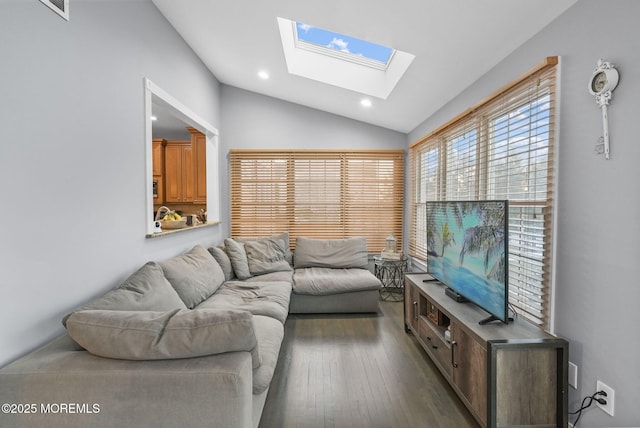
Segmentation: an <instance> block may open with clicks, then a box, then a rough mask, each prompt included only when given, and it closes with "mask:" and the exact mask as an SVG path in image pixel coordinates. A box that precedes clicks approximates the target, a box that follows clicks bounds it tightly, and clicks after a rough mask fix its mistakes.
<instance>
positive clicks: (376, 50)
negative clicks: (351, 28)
mask: <svg viewBox="0 0 640 428" xmlns="http://www.w3.org/2000/svg"><path fill="white" fill-rule="evenodd" d="M295 32H296V47H298V48H302V49H309V50H312V51H315V52H318V53H322V54H325V55H330V56H336V57H337V58H341V59H344V60H346V61H353V62H356V63H358V64H362V65H367V66H370V67H374V68H378V69H381V70H386V69H387V66H388V65H389V61H391V57H392V56H393V53H394V52H395V50H394V49H392V48H389V47H386V46H382V45H378V44H375V43H371V42H368V41H366V40H362V39H358V38H355V37H351V36H347V35H345V34H340V33H335V32H333V31H329V30H324V29H322V28H318V27H314V26H312V25H308V24H303V23H301V22H296V26H295Z"/></svg>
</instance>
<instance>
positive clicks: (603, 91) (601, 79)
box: [589, 58, 620, 159]
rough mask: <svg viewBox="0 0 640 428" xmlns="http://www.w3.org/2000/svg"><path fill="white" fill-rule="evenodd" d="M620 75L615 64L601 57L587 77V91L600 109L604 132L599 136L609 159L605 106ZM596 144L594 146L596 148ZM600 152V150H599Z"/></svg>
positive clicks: (607, 118)
mask: <svg viewBox="0 0 640 428" xmlns="http://www.w3.org/2000/svg"><path fill="white" fill-rule="evenodd" d="M619 79H620V75H619V74H618V70H616V68H615V66H614V65H613V64H611V63H610V62H608V61H604V60H603V59H602V58H600V59H599V60H598V65H597V67H596V68H595V69H594V70H593V74H592V75H591V79H589V92H590V93H591V95H593V96H595V97H596V103H597V104H598V105H599V106H600V109H601V110H602V126H603V128H604V134H603V136H602V138H601V141H602V143H601V144H602V145H603V151H604V157H605V159H609V116H608V111H607V106H608V105H609V102H610V101H611V96H612V92H613V90H614V89H615V88H616V86H618V80H619ZM597 149H598V146H596V150H597ZM599 153H602V151H599Z"/></svg>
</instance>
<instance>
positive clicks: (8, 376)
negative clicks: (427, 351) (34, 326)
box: [0, 233, 381, 428]
mask: <svg viewBox="0 0 640 428" xmlns="http://www.w3.org/2000/svg"><path fill="white" fill-rule="evenodd" d="M367 267H368V255H367V252H366V241H365V240H364V238H350V239H341V240H317V239H308V238H298V239H297V241H296V251H295V254H292V252H291V251H290V249H289V236H288V234H287V233H285V234H281V235H274V236H270V237H265V238H255V239H226V240H225V242H224V245H221V246H218V247H212V248H209V249H205V248H204V247H202V246H196V247H194V248H193V249H192V250H190V251H189V252H187V253H186V254H182V255H180V256H176V257H174V258H171V259H169V260H165V261H161V262H148V263H146V264H145V265H144V266H142V267H141V268H140V269H139V270H138V271H136V272H135V273H133V274H132V275H131V276H130V277H129V278H128V279H127V280H126V281H125V282H124V283H123V284H121V285H120V286H119V287H117V288H115V289H113V290H111V291H109V292H107V293H106V294H105V295H103V296H101V297H99V298H97V299H95V300H93V301H91V302H89V303H87V304H86V305H83V306H82V307H80V308H78V309H76V310H74V311H73V312H71V313H70V314H69V315H67V316H66V317H65V318H64V319H63V324H64V325H65V327H66V328H67V334H65V335H63V336H60V337H58V338H56V339H54V340H53V341H51V342H49V343H48V344H46V345H44V346H43V347H41V348H40V349H38V350H36V351H33V352H31V353H30V354H28V355H26V356H24V357H22V358H20V359H19V360H17V361H15V362H13V363H11V364H9V365H8V366H6V367H4V368H2V369H0V403H7V404H8V405H9V406H10V407H3V412H2V413H0V426H2V427H15V428H17V427H39V428H40V427H62V426H64V427H124V426H130V427H134V426H135V427H178V426H184V427H190V428H194V427H225V428H227V427H243V428H244V427H247V428H248V427H257V426H258V424H259V421H260V415H261V414H262V409H263V407H264V403H265V400H266V396H267V393H268V390H269V385H270V383H271V379H272V376H273V373H274V370H275V367H276V364H277V361H278V356H279V352H280V346H281V343H282V340H283V337H284V324H285V322H286V319H287V316H288V314H289V313H290V312H291V313H293V312H296V313H322V312H377V309H378V290H379V287H380V286H381V284H380V282H379V281H378V280H377V278H375V276H373V274H371V272H370V271H369V270H368V269H367Z"/></svg>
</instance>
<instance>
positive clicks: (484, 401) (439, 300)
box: [404, 273, 569, 428]
mask: <svg viewBox="0 0 640 428" xmlns="http://www.w3.org/2000/svg"><path fill="white" fill-rule="evenodd" d="M430 278H431V277H430V275H427V274H417V273H411V274H407V275H405V288H404V290H405V302H404V310H405V313H404V319H405V321H404V325H405V331H406V332H411V333H413V335H414V336H415V337H416V339H417V341H418V343H419V344H420V346H422V348H423V349H424V350H425V352H426V353H427V355H428V356H429V357H430V358H431V360H432V361H433V363H434V364H435V365H436V367H438V369H439V370H440V372H441V373H442V375H443V376H444V377H445V379H446V380H447V381H448V382H449V384H450V385H451V387H452V388H453V390H454V391H455V392H456V393H457V394H458V396H459V397H460V399H461V400H462V402H463V403H464V404H465V406H467V408H468V409H469V411H470V412H471V414H472V415H473V417H474V418H475V419H476V420H477V421H478V422H479V423H480V425H481V426H483V427H491V428H497V427H501V428H502V427H505V428H506V427H514V426H517V427H531V428H533V427H536V428H542V427H545V428H550V427H566V426H567V424H568V391H567V388H568V379H567V368H568V358H569V356H568V353H569V345H568V342H567V341H566V340H564V339H561V338H557V337H555V336H552V335H551V334H548V333H546V332H545V331H543V330H542V329H540V328H538V327H536V326H534V325H532V324H530V323H528V322H526V321H521V320H518V319H516V320H515V321H512V322H509V323H508V324H504V323H490V324H486V325H480V324H479V323H478V322H479V321H480V320H482V319H484V318H486V316H487V314H486V313H485V312H484V311H483V310H482V309H480V308H478V307H477V306H475V305H473V304H472V303H459V302H456V301H454V300H453V299H451V298H449V297H447V296H446V295H445V287H444V286H443V285H442V284H440V283H439V282H437V281H429V279H430ZM423 280H427V282H423ZM425 424H426V425H428V421H425ZM426 425H425V426H426Z"/></svg>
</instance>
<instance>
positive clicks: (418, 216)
mask: <svg viewBox="0 0 640 428" xmlns="http://www.w3.org/2000/svg"><path fill="white" fill-rule="evenodd" d="M556 64H557V57H549V58H547V59H546V60H545V61H544V62H543V63H542V64H541V65H539V66H538V67H536V68H535V69H534V70H533V71H531V72H530V73H527V75H526V76H524V77H522V78H520V79H518V80H517V81H515V82H512V83H510V84H509V85H507V86H505V87H504V88H502V89H501V90H499V91H498V92H497V93H496V94H494V95H492V96H490V97H488V98H487V99H486V100H484V101H482V102H481V103H479V104H477V105H475V106H473V107H472V108H470V109H469V110H467V111H466V112H465V113H463V114H461V115H460V116H458V117H456V118H455V119H453V120H452V121H450V122H448V123H447V124H445V125H443V126H442V127H440V128H439V129H437V130H436V131H433V132H432V133H430V134H429V135H427V136H425V137H424V138H422V139H421V140H419V141H417V142H416V143H414V144H413V145H412V146H411V148H410V151H409V168H410V173H409V189H410V190H409V192H410V193H409V198H410V210H411V212H410V216H409V217H410V225H409V245H408V247H409V253H410V255H412V256H413V257H416V258H419V259H422V260H425V261H426V259H427V256H426V251H427V249H426V220H425V216H426V213H425V202H426V201H435V200H478V199H508V200H509V207H510V209H509V285H508V288H509V304H510V306H511V308H512V309H513V310H515V311H516V312H517V313H518V315H520V316H523V317H525V318H526V319H528V320H529V321H531V322H533V323H534V324H537V325H540V326H541V327H543V328H547V327H548V323H549V296H550V287H551V269H552V266H551V243H552V237H553V231H552V227H553V223H552V213H553V178H554V170H553V166H554V162H553V151H554V133H555V122H554V120H555V117H556V114H555V104H556V84H555V80H556V78H555V75H556Z"/></svg>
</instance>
